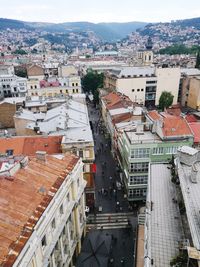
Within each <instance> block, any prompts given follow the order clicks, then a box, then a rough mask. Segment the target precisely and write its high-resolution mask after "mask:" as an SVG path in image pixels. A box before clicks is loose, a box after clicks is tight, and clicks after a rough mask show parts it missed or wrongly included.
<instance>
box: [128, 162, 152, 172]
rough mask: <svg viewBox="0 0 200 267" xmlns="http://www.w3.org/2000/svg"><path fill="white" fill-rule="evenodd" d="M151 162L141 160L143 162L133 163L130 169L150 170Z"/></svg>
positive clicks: (132, 170)
mask: <svg viewBox="0 0 200 267" xmlns="http://www.w3.org/2000/svg"><path fill="white" fill-rule="evenodd" d="M148 169H149V162H141V163H131V164H130V171H131V172H148Z"/></svg>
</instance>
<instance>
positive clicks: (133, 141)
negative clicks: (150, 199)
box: [117, 131, 193, 201]
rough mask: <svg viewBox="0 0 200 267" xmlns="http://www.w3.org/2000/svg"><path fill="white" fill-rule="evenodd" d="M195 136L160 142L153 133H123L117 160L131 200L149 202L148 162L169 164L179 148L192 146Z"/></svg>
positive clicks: (119, 140) (119, 142)
mask: <svg viewBox="0 0 200 267" xmlns="http://www.w3.org/2000/svg"><path fill="white" fill-rule="evenodd" d="M192 145H193V136H192V135H188V136H184V137H179V138H175V139H168V140H161V139H160V137H158V135H157V134H156V133H151V132H150V131H144V132H133V131H124V133H123V134H122V135H121V137H119V139H118V149H117V151H118V160H119V163H120V166H121V169H122V179H123V181H122V182H123V183H124V185H125V187H126V190H127V197H128V200H129V201H141V200H145V199H146V192H147V184H148V172H149V163H151V162H161V163H165V162H166V163H167V162H169V161H170V160H171V158H172V155H173V154H176V151H177V149H178V147H181V146H192Z"/></svg>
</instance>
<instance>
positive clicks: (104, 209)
mask: <svg viewBox="0 0 200 267" xmlns="http://www.w3.org/2000/svg"><path fill="white" fill-rule="evenodd" d="M88 113H89V117H90V121H91V122H92V126H93V127H92V128H93V129H92V130H93V137H94V141H95V163H96V167H97V168H96V169H97V170H96V175H95V195H96V199H95V212H94V213H90V214H89V215H88V222H87V227H88V231H89V233H88V235H89V236H90V237H91V236H95V234H96V233H97V232H98V233H102V234H106V235H110V236H112V245H111V254H110V259H109V263H108V267H121V266H124V267H133V266H134V259H135V255H134V254H135V250H134V249H135V238H136V225H137V216H135V215H134V214H135V213H133V211H132V210H131V211H130V210H129V203H128V201H127V198H126V194H125V193H124V190H123V188H122V187H120V186H119V185H120V183H121V181H120V177H119V172H118V171H117V162H115V160H114V159H113V156H112V153H111V149H110V145H109V141H108V140H106V137H105V132H103V130H102V129H103V125H102V121H101V117H100V116H101V114H100V110H99V109H95V108H94V106H93V104H91V103H88ZM106 266H107V265H106Z"/></svg>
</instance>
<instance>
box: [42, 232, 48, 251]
mask: <svg viewBox="0 0 200 267" xmlns="http://www.w3.org/2000/svg"><path fill="white" fill-rule="evenodd" d="M41 243H42V248H44V247H46V245H47V240H46V235H44V236H43V238H42V241H41Z"/></svg>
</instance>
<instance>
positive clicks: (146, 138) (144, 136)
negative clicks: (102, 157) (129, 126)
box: [126, 131, 162, 144]
mask: <svg viewBox="0 0 200 267" xmlns="http://www.w3.org/2000/svg"><path fill="white" fill-rule="evenodd" d="M126 134H127V136H128V138H129V140H130V142H131V144H137V143H138V144H143V143H154V142H156V143H158V142H159V141H160V142H162V141H161V139H160V138H159V137H158V136H157V134H153V133H151V132H150V131H145V132H126Z"/></svg>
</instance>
